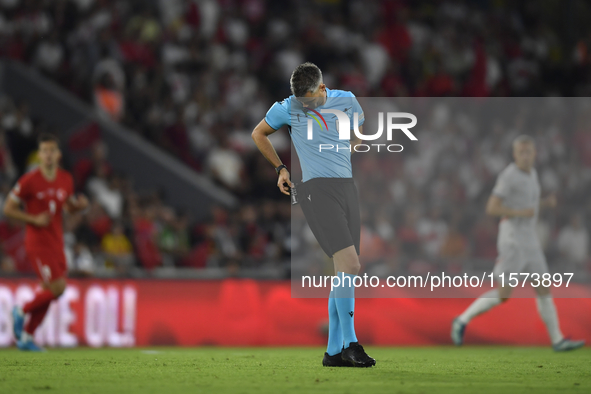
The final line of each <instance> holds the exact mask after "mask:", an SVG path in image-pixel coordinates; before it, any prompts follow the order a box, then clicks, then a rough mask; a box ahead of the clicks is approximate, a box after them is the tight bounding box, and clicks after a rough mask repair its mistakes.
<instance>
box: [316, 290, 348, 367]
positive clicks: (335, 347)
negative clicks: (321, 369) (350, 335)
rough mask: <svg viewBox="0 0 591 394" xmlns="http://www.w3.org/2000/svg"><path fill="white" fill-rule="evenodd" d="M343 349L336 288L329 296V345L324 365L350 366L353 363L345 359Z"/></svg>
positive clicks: (323, 361)
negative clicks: (346, 361)
mask: <svg viewBox="0 0 591 394" xmlns="http://www.w3.org/2000/svg"><path fill="white" fill-rule="evenodd" d="M342 351H343V331H342V330H341V322H340V320H339V313H338V311H337V304H336V299H335V295H334V290H332V291H331V292H330V295H329V297H328V345H327V347H326V352H325V353H324V358H323V359H322V365H323V366H325V367H350V366H351V364H349V363H345V362H344V361H343V359H342V354H341V353H342Z"/></svg>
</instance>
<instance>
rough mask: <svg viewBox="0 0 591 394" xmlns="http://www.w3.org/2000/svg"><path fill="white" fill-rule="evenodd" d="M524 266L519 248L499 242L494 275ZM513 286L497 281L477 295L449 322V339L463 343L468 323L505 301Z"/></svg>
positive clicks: (459, 344) (458, 344)
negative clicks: (492, 286)
mask: <svg viewBox="0 0 591 394" xmlns="http://www.w3.org/2000/svg"><path fill="white" fill-rule="evenodd" d="M523 266H524V259H523V256H522V253H521V250H520V249H518V248H516V247H515V245H514V244H511V243H507V244H504V243H501V244H500V245H499V258H498V259H497V262H496V264H495V268H494V271H493V272H494V274H495V277H496V276H498V275H500V274H501V273H505V276H506V277H507V276H508V273H510V272H521V270H522V269H523V268H522V267H523ZM512 291H513V288H512V287H510V286H504V287H503V286H500V284H498V283H497V288H496V289H493V290H489V291H487V292H486V293H484V294H482V295H481V296H480V297H478V298H477V299H476V300H474V302H472V304H470V306H469V307H468V308H467V309H466V310H465V311H464V312H463V313H462V314H461V315H459V316H458V317H456V318H455V319H454V320H453V322H452V324H451V339H452V341H453V343H454V344H455V345H456V346H461V345H462V344H463V343H464V334H465V332H466V327H467V326H468V323H470V321H471V320H472V319H474V318H475V317H476V316H478V315H481V314H483V313H485V312H487V311H489V310H491V309H492V308H494V307H495V306H497V305H500V304H501V303H502V302H506V301H508V300H509V298H510V297H511V293H512Z"/></svg>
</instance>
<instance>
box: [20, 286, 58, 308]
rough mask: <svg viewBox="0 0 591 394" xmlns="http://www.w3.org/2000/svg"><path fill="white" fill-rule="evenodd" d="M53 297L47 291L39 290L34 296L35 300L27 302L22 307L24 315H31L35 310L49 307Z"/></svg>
mask: <svg viewBox="0 0 591 394" xmlns="http://www.w3.org/2000/svg"><path fill="white" fill-rule="evenodd" d="M54 298H55V296H54V295H53V293H52V292H51V291H49V290H41V291H38V292H37V293H36V294H35V298H33V299H32V300H31V301H29V302H27V303H26V304H25V306H23V312H24V313H33V312H34V311H35V310H36V309H38V308H42V307H45V306H47V305H49V303H50V302H51V301H53V299H54Z"/></svg>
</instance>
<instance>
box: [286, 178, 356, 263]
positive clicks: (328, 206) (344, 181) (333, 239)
mask: <svg viewBox="0 0 591 394" xmlns="http://www.w3.org/2000/svg"><path fill="white" fill-rule="evenodd" d="M297 192H298V200H299V203H300V205H301V207H302V211H303V212H304V216H305V217H306V220H307V221H308V225H309V226H310V229H311V230H312V232H313V233H314V236H315V237H316V240H317V241H318V243H319V244H320V246H321V247H322V250H324V252H325V253H326V254H327V255H328V257H332V256H333V255H334V254H335V253H336V252H338V251H339V250H341V249H345V248H347V247H349V246H351V245H353V246H355V250H356V251H357V254H359V237H360V234H361V218H360V215H359V196H358V194H357V187H356V186H355V183H354V182H353V178H313V179H310V180H309V181H306V182H304V183H302V184H301V185H299V186H298V188H297Z"/></svg>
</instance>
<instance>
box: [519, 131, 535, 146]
mask: <svg viewBox="0 0 591 394" xmlns="http://www.w3.org/2000/svg"><path fill="white" fill-rule="evenodd" d="M519 144H532V145H535V144H536V142H535V141H534V139H533V138H532V137H530V136H529V135H526V134H521V135H520V136H517V138H515V139H514V140H513V148H515V147H516V146H517V145H519Z"/></svg>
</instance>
